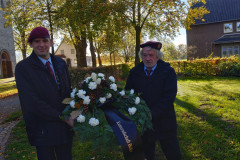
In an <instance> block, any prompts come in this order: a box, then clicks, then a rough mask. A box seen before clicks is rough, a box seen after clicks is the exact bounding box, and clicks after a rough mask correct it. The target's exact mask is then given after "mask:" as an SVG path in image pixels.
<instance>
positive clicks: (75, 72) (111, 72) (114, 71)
mask: <svg viewBox="0 0 240 160" xmlns="http://www.w3.org/2000/svg"><path fill="white" fill-rule="evenodd" d="M92 72H95V73H103V74H105V76H106V77H109V76H114V77H115V79H117V80H119V79H120V78H121V76H122V65H115V66H103V67H85V68H70V69H69V74H70V78H71V83H72V87H73V88H74V87H77V86H81V82H82V81H83V80H84V79H85V78H86V77H89V76H90V75H91V73H92Z"/></svg>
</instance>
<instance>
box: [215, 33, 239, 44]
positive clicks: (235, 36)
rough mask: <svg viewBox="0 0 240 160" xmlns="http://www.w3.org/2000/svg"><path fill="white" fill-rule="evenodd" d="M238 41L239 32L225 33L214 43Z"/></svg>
mask: <svg viewBox="0 0 240 160" xmlns="http://www.w3.org/2000/svg"><path fill="white" fill-rule="evenodd" d="M234 42H235V43H236V42H240V33H236V34H226V35H223V36H222V37H220V38H219V39H217V40H216V41H214V43H215V44H226V43H234Z"/></svg>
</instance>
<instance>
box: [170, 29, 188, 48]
mask: <svg viewBox="0 0 240 160" xmlns="http://www.w3.org/2000/svg"><path fill="white" fill-rule="evenodd" d="M173 43H174V44H175V46H178V45H179V44H187V40H186V29H185V28H181V29H180V31H179V33H178V35H177V36H176V38H175V39H174V40H173Z"/></svg>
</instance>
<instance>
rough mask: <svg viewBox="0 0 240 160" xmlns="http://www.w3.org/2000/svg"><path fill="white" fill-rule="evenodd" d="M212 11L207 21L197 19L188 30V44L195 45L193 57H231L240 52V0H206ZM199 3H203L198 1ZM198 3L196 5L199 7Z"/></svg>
mask: <svg viewBox="0 0 240 160" xmlns="http://www.w3.org/2000/svg"><path fill="white" fill-rule="evenodd" d="M206 2H207V3H206V8H207V9H208V10H209V11H210V13H209V14H206V15H204V17H203V18H204V20H205V21H200V20H197V21H196V23H195V24H194V25H192V26H191V29H190V30H187V45H188V47H190V46H191V47H194V50H195V53H193V54H191V55H188V59H191V58H204V57H208V56H209V55H210V54H211V53H213V56H218V57H229V56H232V55H238V54H239V47H240V0H206ZM198 5H203V4H201V3H198ZM198 5H196V6H195V7H198Z"/></svg>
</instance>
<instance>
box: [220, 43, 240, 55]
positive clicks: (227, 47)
mask: <svg viewBox="0 0 240 160" xmlns="http://www.w3.org/2000/svg"><path fill="white" fill-rule="evenodd" d="M224 47H225V48H226V56H223V48H224ZM235 47H237V48H238V55H239V45H224V46H222V50H221V55H222V57H230V56H233V55H236V54H235V53H234V48H235ZM229 48H232V55H229V50H228V49H229Z"/></svg>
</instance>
